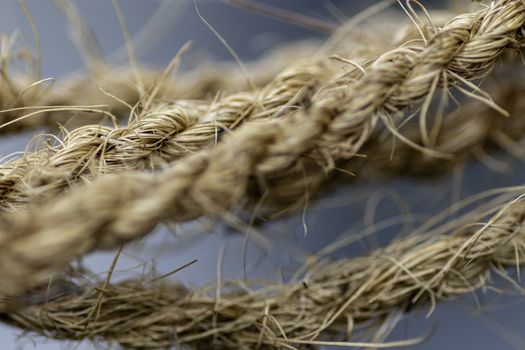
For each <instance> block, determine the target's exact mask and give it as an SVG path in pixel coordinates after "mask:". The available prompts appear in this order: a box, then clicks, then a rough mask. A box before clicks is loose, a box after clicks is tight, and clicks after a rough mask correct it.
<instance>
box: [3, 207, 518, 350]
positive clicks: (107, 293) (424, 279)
mask: <svg viewBox="0 0 525 350" xmlns="http://www.w3.org/2000/svg"><path fill="white" fill-rule="evenodd" d="M500 208H501V207H500ZM483 215H486V213H480V212H476V211H473V212H471V213H467V214H466V215H465V216H464V219H465V220H466V222H465V224H464V225H461V226H460V227H459V228H456V229H455V230H454V232H453V233H452V234H451V235H446V236H432V235H431V233H430V232H428V233H421V232H419V233H418V234H415V235H411V236H409V237H407V238H404V239H401V240H398V241H394V242H393V243H391V244H390V245H389V246H387V247H386V248H384V249H380V250H377V251H374V252H372V253H370V254H369V255H367V256H363V257H357V258H351V259H342V260H340V261H335V262H329V261H317V259H314V260H313V261H310V262H309V263H308V264H307V269H306V271H305V273H304V275H302V276H298V277H299V278H300V279H301V281H297V282H296V281H294V282H291V283H289V284H282V283H273V284H272V283H270V284H261V283H251V282H248V281H242V280H237V281H223V282H222V286H223V288H224V290H222V291H221V295H220V297H219V296H217V295H213V292H214V290H215V289H214V288H215V287H214V286H212V287H210V288H209V289H203V290H196V291H193V292H192V291H189V290H187V289H186V288H184V287H182V286H181V285H178V284H173V283H169V282H163V281H159V280H157V279H154V280H153V281H151V282H149V281H147V280H129V281H125V282H121V283H118V284H114V285H109V286H100V287H87V289H85V290H82V289H83V288H80V287H76V288H71V286H70V287H69V290H70V292H67V290H68V289H65V290H66V292H65V293H66V294H69V293H72V294H69V295H64V296H61V297H58V298H57V299H55V300H49V301H47V302H46V303H45V305H37V306H30V307H27V308H25V309H23V310H20V311H13V312H11V313H8V314H6V315H5V317H4V320H6V321H7V322H10V323H13V324H15V325H16V326H18V327H21V328H24V329H27V330H29V331H36V332H38V333H40V334H43V335H46V336H48V337H54V338H58V339H75V340H78V339H85V338H89V339H94V340H104V341H109V342H117V343H119V344H121V345H123V346H125V347H130V348H141V349H143V348H144V349H146V348H147V349H153V348H155V349H156V348H169V347H170V346H173V345H188V346H190V347H191V348H195V349H211V348H213V349H254V348H263V349H266V348H268V349H275V348H279V349H285V348H287V349H295V348H304V347H305V345H307V344H310V345H321V344H327V343H329V341H337V340H340V342H339V343H337V342H336V343H334V345H348V346H359V343H355V341H356V340H359V339H362V338H361V337H362V336H363V335H361V336H360V333H359V329H360V326H362V325H363V324H364V323H365V324H366V327H365V328H366V329H368V330H370V329H371V328H373V325H374V324H375V325H376V326H379V325H380V324H382V323H388V322H396V321H392V320H395V319H396V317H389V316H394V315H396V314H400V313H405V312H408V311H409V310H410V309H413V308H414V307H423V306H427V307H430V310H429V312H432V311H433V310H434V308H435V306H436V303H438V302H440V301H443V300H448V299H453V298H457V297H459V296H462V295H464V294H470V293H474V292H475V291H476V290H478V289H479V288H481V287H484V286H487V284H489V283H490V280H491V278H492V276H501V277H503V278H504V279H506V280H509V281H511V282H513V281H512V280H511V277H510V276H508V274H507V272H506V270H505V269H506V268H507V267H513V266H517V267H518V268H519V265H521V264H523V261H524V259H525V226H524V220H525V204H524V203H523V201H522V200H515V201H512V202H511V204H509V205H505V206H503V208H502V209H500V210H499V211H498V212H497V213H496V214H495V215H494V216H493V217H492V218H490V220H489V221H488V222H487V223H486V224H479V223H478V222H479V220H481V217H480V216H483ZM491 215H492V214H491ZM189 268H191V267H189ZM511 285H512V284H511ZM101 295H102V296H103V299H100V296H101ZM389 319H390V321H389ZM365 336H366V333H365ZM379 336H380V335H379ZM380 337H381V336H380ZM365 339H366V338H365ZM368 339H370V338H368ZM372 339H374V338H373V337H372ZM379 339H381V338H379ZM343 340H347V341H350V342H348V343H344V342H343ZM352 341H354V342H352ZM410 343H411V342H410V341H406V342H405V345H408V344H410ZM402 344H403V342H399V343H397V344H395V343H390V344H389V343H383V344H379V345H377V346H374V345H373V344H369V345H362V346H366V347H373V348H383V347H392V346H394V345H398V346H401V345H402Z"/></svg>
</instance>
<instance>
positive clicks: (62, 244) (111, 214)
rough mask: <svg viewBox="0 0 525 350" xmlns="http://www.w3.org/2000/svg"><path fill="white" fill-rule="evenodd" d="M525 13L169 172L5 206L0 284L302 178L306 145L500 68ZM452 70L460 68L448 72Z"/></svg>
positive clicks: (370, 127)
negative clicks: (12, 208) (40, 202)
mask: <svg viewBox="0 0 525 350" xmlns="http://www.w3.org/2000/svg"><path fill="white" fill-rule="evenodd" d="M524 21H525V4H523V2H522V1H518V0H502V1H499V2H496V3H495V4H494V5H493V6H491V7H489V8H487V9H484V10H482V11H479V12H477V13H475V14H468V15H463V16H459V17H457V18H456V19H455V20H453V21H452V22H450V23H449V24H448V25H446V26H445V27H443V28H442V30H441V31H440V32H439V33H437V34H436V36H435V37H434V38H433V39H431V40H430V41H429V42H428V45H427V46H425V47H419V46H405V47H403V48H399V49H396V50H393V51H390V52H387V53H386V54H384V55H383V56H382V57H381V58H380V59H379V60H377V61H375V62H374V63H373V64H372V66H371V67H370V69H369V70H368V71H367V73H366V74H365V75H364V76H363V77H362V78H361V79H360V80H357V81H356V82H355V84H351V83H349V81H348V76H345V77H343V78H338V79H336V80H335V81H333V83H332V84H331V85H330V87H329V88H326V89H321V91H320V92H318V93H316V94H315V95H314V96H313V97H312V99H311V101H310V106H309V107H308V108H305V109H304V110H299V111H297V112H296V113H293V114H291V115H290V116H289V117H288V118H286V119H280V120H270V121H266V122H264V124H262V123H260V124H251V125H249V124H247V125H245V126H243V127H241V128H239V129H238V130H236V131H235V133H233V134H232V135H228V137H225V138H224V141H223V142H221V143H220V144H218V145H217V147H215V148H213V149H211V150H206V151H205V152H197V153H195V154H194V155H192V156H189V157H186V158H183V159H181V160H179V161H178V162H176V163H175V164H174V165H173V166H171V167H169V168H167V169H166V170H164V171H162V172H161V173H158V174H123V175H121V176H108V177H106V178H104V179H101V180H100V181H97V182H95V183H93V184H92V185H91V186H87V187H81V188H78V189H76V190H75V191H72V192H71V193H69V194H66V195H64V196H62V197H60V198H57V199H56V200H55V201H53V202H52V203H48V204H46V205H45V206H35V207H33V208H29V209H28V210H27V211H24V212H16V213H13V214H9V215H4V216H3V217H2V218H1V220H2V221H1V223H0V225H1V226H0V276H1V281H2V283H1V284H0V291H2V292H3V293H6V294H17V293H20V292H21V291H23V290H24V289H26V288H28V287H30V286H31V285H35V284H37V283H39V282H42V281H44V280H45V279H47V278H48V276H49V274H51V273H53V272H56V271H57V270H59V269H61V268H62V267H64V266H65V265H66V264H67V263H68V262H70V261H71V260H72V259H74V258H76V257H79V256H82V255H84V254H86V253H88V252H90V251H93V250H95V249H111V248H113V247H116V246H119V245H120V244H122V243H125V242H129V241H131V240H133V239H136V238H138V237H141V236H143V235H145V234H147V233H148V232H150V231H151V230H152V229H153V228H154V227H155V226H156V225H157V223H158V222H159V221H161V220H164V219H170V220H176V221H182V220H189V219H193V218H196V217H198V216H201V215H216V214H223V213H226V212H227V210H229V209H231V208H232V207H234V206H236V205H242V204H243V198H244V196H245V194H246V192H247V190H249V189H250V186H253V180H254V179H262V180H263V181H265V180H267V179H272V181H273V179H277V181H279V180H280V179H286V180H287V181H290V179H291V178H293V177H294V176H295V178H296V177H297V176H296V175H297V174H298V172H299V171H300V170H299V169H304V167H305V161H304V158H303V156H304V155H308V156H309V157H310V158H314V159H323V158H326V157H328V158H330V159H333V160H334V161H338V160H344V159H349V158H351V157H352V156H353V155H355V154H356V153H357V152H359V150H360V149H361V147H362V145H363V144H364V143H365V142H366V141H367V140H368V138H369V137H370V135H371V134H372V133H373V131H374V127H375V125H376V124H377V122H378V120H379V119H380V118H382V117H386V116H389V115H392V114H394V113H397V112H400V111H402V110H404V109H405V108H407V107H409V106H411V105H413V104H415V103H416V102H418V101H420V100H421V99H422V98H424V97H425V96H427V95H428V93H429V91H431V90H432V86H433V82H434V80H435V79H436V77H439V82H440V83H441V84H442V85H445V83H446V85H447V86H452V85H454V84H459V83H460V82H461V81H465V79H474V78H479V77H483V76H484V75H486V74H488V73H489V72H490V71H491V70H492V68H493V67H494V65H495V63H496V62H497V59H498V58H499V57H500V56H501V54H502V52H503V50H504V49H505V48H507V47H509V46H510V45H518V44H521V41H520V40H522V37H521V32H522V29H523V24H524ZM488 43H490V44H488ZM476 45H479V46H480V47H479V48H476V47H475V46H476ZM353 72H354V73H353V74H357V75H358V76H359V75H360V74H362V73H361V72H360V71H359V70H358V69H356V70H355V71H353ZM356 72H357V73H356ZM444 72H447V73H448V75H449V76H453V77H456V79H450V80H448V81H446V82H445V81H443V73H444ZM350 76H352V74H351V75H350ZM317 169H318V170H317V171H316V172H314V173H313V175H311V176H310V177H306V178H305V179H304V181H314V182H313V185H312V186H311V187H309V188H315V187H316V186H315V185H317V184H318V183H320V181H319V179H320V178H321V177H322V176H323V175H324V172H323V170H322V169H319V168H317ZM307 173H308V172H307ZM303 184H304V182H303ZM310 185H311V183H308V186H310ZM302 193H303V194H302V195H303V196H304V187H303V191H302ZM287 195H289V194H287ZM78 218H82V221H79V219H78Z"/></svg>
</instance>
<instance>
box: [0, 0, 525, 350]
mask: <svg viewBox="0 0 525 350" xmlns="http://www.w3.org/2000/svg"><path fill="white" fill-rule="evenodd" d="M264 2H266V3H269V4H272V5H274V6H277V7H280V8H285V9H288V10H293V11H296V12H297V13H301V14H305V15H308V16H312V17H315V18H319V19H323V20H326V21H327V22H331V23H334V24H336V23H338V22H337V19H336V18H334V16H333V13H334V11H333V8H337V9H338V11H340V12H341V13H342V14H345V15H347V16H352V15H353V14H355V13H356V12H357V11H359V10H361V9H364V8H366V7H367V6H369V5H371V4H372V3H374V2H375V1H372V0H370V1H352V0H331V2H328V1H327V0H326V1H325V0H281V1H278V0H274V1H264ZM423 3H425V4H430V1H423ZM26 4H27V6H28V8H29V10H30V12H31V14H32V15H33V17H34V20H35V24H36V26H37V28H38V30H39V32H40V34H41V38H42V48H43V57H42V64H43V76H44V77H54V78H57V79H59V78H61V77H64V76H65V75H66V74H68V73H70V72H74V71H79V70H81V69H82V68H83V67H84V63H83V60H82V57H81V55H80V54H79V53H78V52H77V50H76V49H75V46H74V45H73V43H72V42H71V40H70V38H69V37H68V24H67V22H66V20H65V19H64V17H63V16H62V15H61V14H60V12H59V11H58V10H57V9H56V8H55V7H54V6H53V4H52V2H51V1H45V0H26ZM75 4H76V5H77V6H78V8H79V10H80V13H81V15H82V17H83V18H84V20H85V21H86V23H88V24H89V25H90V27H91V28H92V30H93V32H94V34H95V35H96V37H97V39H98V41H99V43H100V46H101V48H102V49H103V54H104V55H105V56H107V57H109V59H110V60H111V61H113V62H115V63H121V64H127V56H126V51H125V49H124V41H123V36H122V32H121V29H120V27H119V24H118V21H117V18H116V15H115V11H114V9H113V7H112V5H111V2H110V1H109V0H89V1H88V0H77V1H75ZM120 4H121V7H122V10H123V14H124V16H125V18H126V22H127V25H128V27H129V31H130V33H131V35H132V36H136V35H137V34H139V33H140V32H141V31H142V30H143V29H144V28H145V26H148V25H150V24H148V23H151V22H152V21H153V22H155V23H158V24H159V25H158V26H156V28H155V29H156V30H155V32H156V36H155V37H154V39H156V40H153V38H148V40H146V41H143V42H139V43H137V48H136V49H137V54H138V58H139V61H140V62H141V63H146V64H149V65H153V66H158V67H159V68H162V67H164V66H166V65H167V63H168V62H169V61H170V60H171V59H172V58H173V56H174V55H175V54H176V53H177V51H178V50H179V49H180V48H181V46H182V45H183V44H184V43H185V42H187V41H188V40H192V42H193V45H192V52H193V53H194V54H196V57H213V58H214V59H216V60H231V59H232V57H231V55H230V54H229V53H228V51H227V50H226V49H225V47H224V46H223V45H222V44H221V43H220V41H219V40H218V39H217V37H216V36H215V35H214V34H212V33H211V32H210V30H209V29H208V28H207V27H206V26H205V24H204V23H203V22H202V21H201V20H200V19H199V18H198V16H197V15H196V12H195V8H194V5H193V1H186V0H170V1H162V0H121V1H120ZM198 6H199V9H200V11H201V14H202V15H203V16H204V17H205V18H206V19H207V20H208V21H209V22H210V24H211V25H213V27H214V28H215V29H216V30H217V31H218V32H219V33H220V34H221V35H222V36H223V37H224V39H225V40H226V41H227V42H228V43H229V44H230V45H231V46H232V47H233V49H234V50H235V52H236V53H237V54H238V55H239V56H240V57H241V58H242V59H243V60H244V61H249V60H252V59H255V58H257V57H259V56H260V55H261V54H263V53H264V52H265V51H267V50H268V49H270V48H271V47H274V46H276V45H279V44H282V43H286V42H288V41H294V40H298V39H302V38H306V37H312V38H317V39H323V38H324V37H326V36H325V35H323V34H320V33H317V32H315V31H311V30H306V29H302V28H298V27H297V26H295V25H293V24H289V23H285V22H281V21H277V20H275V19H272V18H268V17H264V16H261V15H258V14H254V13H251V12H247V11H245V10H242V9H239V8H236V7H233V6H228V5H226V4H224V3H222V2H221V1H219V0H206V1H198ZM15 30H20V31H21V33H22V35H23V37H24V38H25V39H26V40H27V41H28V42H29V43H32V37H31V31H30V28H29V26H28V23H27V20H26V18H25V17H24V15H23V12H22V11H21V9H20V6H19V4H18V2H17V1H16V0H2V1H1V2H0V31H1V32H2V33H12V32H13V31H15ZM139 36H140V35H139ZM195 64H198V62H193V65H195ZM32 135H33V134H31V133H28V134H23V135H13V136H7V137H3V138H2V140H1V142H0V154H1V155H6V154H9V153H11V152H15V151H21V150H23V149H24V145H25V143H26V142H27V140H28V139H29V138H30V137H31V136H32ZM524 169H525V168H524V167H523V166H522V165H521V164H520V163H519V161H517V160H513V163H512V167H511V168H509V169H508V171H507V172H506V173H496V172H493V171H491V170H490V169H488V168H486V167H485V166H483V165H481V164H475V163H472V164H469V165H468V166H467V167H466V169H465V171H464V178H463V181H462V183H461V186H460V187H458V188H459V193H460V195H461V197H465V196H467V195H469V194H473V193H477V192H479V191H482V190H485V189H489V188H493V187H500V186H508V185H518V184H522V183H523V182H524V180H525V176H523V175H521V176H520V173H521V174H525V172H523V170H524ZM480 173H481V174H483V175H482V176H480V175H479V174H480ZM457 179H458V177H457V176H456V177H454V175H450V174H449V175H446V176H443V177H441V178H440V179H439V180H432V181H430V180H428V181H423V180H413V179H396V180H391V181H387V182H382V183H380V184H378V183H361V184H360V186H359V188H357V187H355V186H350V187H348V188H344V189H341V190H338V191H337V192H336V193H333V194H331V195H330V196H329V197H328V198H327V199H325V200H323V201H321V202H320V203H318V204H316V205H312V207H311V208H310V210H309V211H308V212H307V213H306V216H305V218H306V222H307V224H308V228H309V232H308V235H307V236H306V237H305V236H304V234H303V226H302V222H301V221H302V218H301V217H293V218H289V219H286V220H282V221H280V222H277V223H274V224H272V225H269V227H266V228H265V231H268V234H269V236H270V237H271V238H272V239H273V240H274V241H275V242H279V243H278V244H276V246H279V247H281V248H280V249H277V248H275V249H273V250H272V251H271V252H269V253H268V254H265V253H264V252H262V251H261V250H260V249H259V248H258V247H256V246H253V245H250V246H249V251H248V256H249V262H250V263H252V264H251V265H250V266H252V267H251V268H250V270H249V274H250V275H251V276H259V277H265V278H269V279H276V278H277V277H276V276H277V271H278V268H279V267H282V266H284V267H286V266H289V265H290V264H291V261H292V260H294V255H304V254H307V253H308V252H310V253H315V252H316V251H317V250H318V249H320V248H321V247H323V246H325V245H326V244H328V243H329V242H331V241H333V240H334V239H335V238H336V237H339V236H340V235H341V234H342V233H343V232H344V231H345V230H346V229H348V227H350V226H352V225H353V224H354V223H356V222H360V221H361V218H362V216H363V211H364V209H363V208H364V207H365V204H366V203H367V201H366V199H367V198H368V199H370V198H374V200H375V199H377V200H378V202H379V203H380V204H379V206H378V211H377V213H378V214H377V216H378V217H377V220H379V219H380V218H384V217H388V216H391V215H397V214H399V210H398V208H397V206H396V204H395V203H394V201H393V200H392V199H391V198H390V197H392V196H390V197H389V196H385V195H384V194H385V193H387V194H396V195H398V196H400V197H402V198H403V199H404V200H405V201H406V203H407V205H408V206H409V207H410V208H412V210H415V208H417V212H418V213H424V214H431V213H435V212H436V211H437V210H439V209H440V208H445V207H447V206H448V205H449V204H450V203H451V200H452V198H451V194H450V193H451V192H452V191H451V189H452V187H453V184H454V183H457V181H455V180H457ZM354 198H363V200H361V201H359V202H357V203H352V201H353V199H354ZM201 228H202V227H200V225H199V224H198V223H194V224H189V225H186V227H184V228H183V230H187V231H188V232H197V231H199V230H201ZM355 230H358V227H356V228H355ZM211 231H212V232H210V231H206V233H205V234H199V235H196V237H195V238H190V239H181V238H177V237H174V236H173V235H172V234H171V233H168V231H167V230H164V229H159V230H158V232H157V233H156V234H155V237H154V238H153V239H150V240H148V241H147V242H146V243H144V244H141V245H140V248H139V247H133V246H132V247H130V248H128V249H127V250H126V252H125V254H124V256H123V257H122V258H121V259H120V260H119V263H118V266H117V270H119V269H120V270H124V269H126V268H128V267H130V266H135V265H137V264H138V263H145V264H146V265H148V264H151V260H152V259H153V258H155V260H156V268H157V269H158V270H159V271H160V273H162V272H167V271H171V270H173V269H174V268H175V267H177V266H181V265H183V264H184V263H186V262H188V261H190V260H193V259H194V258H197V259H199V261H198V263H196V264H194V265H192V266H191V267H189V268H187V269H186V270H183V271H181V272H180V273H178V274H177V275H176V276H175V277H174V278H176V279H177V280H180V281H184V282H185V283H188V284H190V285H201V284H202V283H204V282H208V281H210V280H213V279H214V278H216V266H217V261H218V256H219V251H220V250H221V249H226V254H225V260H224V276H225V277H235V276H237V277H239V276H240V275H241V267H240V266H241V257H240V253H239V252H240V251H241V246H242V238H241V237H239V235H235V234H232V233H231V232H230V230H229V229H228V228H226V227H222V226H220V225H219V226H215V227H213V229H212V230H211ZM395 233H396V232H394V231H392V230H391V231H385V232H382V233H381V235H385V236H387V237H389V236H390V237H391V236H393V235H394V234H395ZM225 242H228V244H227V245H225ZM221 247H222V248H221ZM282 247H284V248H282ZM365 250H366V249H365V248H363V247H362V246H359V247H357V248H355V247H354V248H352V249H347V250H344V251H342V252H338V256H349V255H350V254H357V253H363V252H364V251H365ZM112 256H113V255H112V253H97V254H94V255H92V256H90V257H89V258H88V259H87V263H88V266H90V267H92V268H93V269H95V270H97V271H100V272H103V271H105V270H106V269H107V268H108V266H109V265H110V261H111V259H112ZM135 273H136V274H139V273H140V271H138V272H137V271H135ZM126 276H129V272H128V273H119V272H117V273H116V274H115V278H116V279H118V278H124V277H126ZM480 299H481V301H482V306H481V307H478V306H476V305H475V303H473V300H472V298H471V297H466V298H464V299H461V300H459V301H456V302H450V303H443V304H441V305H439V307H438V308H437V311H436V312H435V313H434V314H433V316H432V317H431V318H429V319H426V318H425V316H424V313H421V314H420V313H413V314H411V315H409V316H408V317H407V318H406V320H403V322H401V324H400V326H399V327H398V328H397V329H396V330H395V331H394V332H393V334H392V336H391V338H390V339H391V340H398V339H403V338H407V337H417V336H421V335H424V334H427V333H428V332H429V331H433V335H432V337H431V338H430V339H429V340H428V341H427V342H425V343H424V344H421V345H419V346H416V347H415V348H416V349H465V350H469V349H476V350H478V349H525V326H523V324H524V321H525V316H524V315H525V305H524V304H523V302H522V299H524V298H523V297H520V296H515V297H512V296H510V297H504V298H502V297H498V296H494V295H491V294H488V295H486V296H485V295H480ZM0 344H1V348H2V349H18V348H20V349H32V348H36V349H69V348H78V349H98V348H104V345H103V344H92V343H90V342H87V341H86V342H83V343H81V344H76V343H70V342H57V341H53V340H48V339H45V338H42V337H38V336H34V335H31V334H24V333H22V332H21V331H19V330H17V329H13V328H10V327H7V326H3V325H0Z"/></svg>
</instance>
